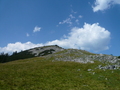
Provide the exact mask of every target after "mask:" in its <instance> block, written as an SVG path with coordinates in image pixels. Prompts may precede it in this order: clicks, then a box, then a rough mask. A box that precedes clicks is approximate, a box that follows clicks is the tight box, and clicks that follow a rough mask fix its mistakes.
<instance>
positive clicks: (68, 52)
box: [47, 49, 120, 69]
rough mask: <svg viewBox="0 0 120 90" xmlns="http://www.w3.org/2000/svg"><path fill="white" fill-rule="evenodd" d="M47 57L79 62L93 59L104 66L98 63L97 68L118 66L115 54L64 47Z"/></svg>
mask: <svg viewBox="0 0 120 90" xmlns="http://www.w3.org/2000/svg"><path fill="white" fill-rule="evenodd" d="M49 57H55V59H54V60H55V61H73V62H79V63H94V62H95V61H99V62H102V63H103V64H104V66H102V65H99V66H98V67H97V68H99V69H119V68H120V59H119V58H118V57H117V56H112V55H105V54H93V53H90V52H87V51H85V50H77V49H65V50H64V51H62V52H61V53H56V54H54V55H49V56H47V58H49ZM54 60H53V61H54Z"/></svg>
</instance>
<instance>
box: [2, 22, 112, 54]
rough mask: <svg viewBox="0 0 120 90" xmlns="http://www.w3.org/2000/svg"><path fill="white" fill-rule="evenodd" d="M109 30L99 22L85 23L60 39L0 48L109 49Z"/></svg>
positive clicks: (7, 49) (16, 49)
mask: <svg viewBox="0 0 120 90" xmlns="http://www.w3.org/2000/svg"><path fill="white" fill-rule="evenodd" d="M109 42H110V32H109V31H108V30H106V29H105V28H103V27H101V26H100V25H99V23H94V24H88V23H85V24H84V26H83V27H82V28H79V27H74V28H72V29H71V31H70V33H69V34H68V35H65V36H63V38H62V39H58V40H53V41H48V42H46V43H44V44H43V43H40V44H33V43H31V42H26V43H21V42H16V43H10V44H8V45H7V46H6V47H3V48H0V51H2V52H13V51H20V50H25V49H29V48H33V47H39V46H43V45H59V46H61V47H63V48H76V49H84V50H92V51H96V52H97V51H102V50H107V49H109V46H108V45H109Z"/></svg>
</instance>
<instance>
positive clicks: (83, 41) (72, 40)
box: [0, 0, 120, 56]
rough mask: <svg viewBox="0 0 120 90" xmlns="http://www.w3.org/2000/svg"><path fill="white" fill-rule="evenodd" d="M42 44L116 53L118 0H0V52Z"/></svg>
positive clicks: (118, 42) (119, 17) (119, 32)
mask: <svg viewBox="0 0 120 90" xmlns="http://www.w3.org/2000/svg"><path fill="white" fill-rule="evenodd" d="M46 45H59V46H60V47H63V48H66V49H67V48H73V49H82V50H87V51H89V52H93V53H98V54H100V53H103V54H109V55H111V54H112V55H115V56H119V55H120V0H0V53H2V52H4V53H12V52H14V51H18V52H19V51H21V50H27V49H30V48H34V47H40V46H46Z"/></svg>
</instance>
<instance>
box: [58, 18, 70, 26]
mask: <svg viewBox="0 0 120 90" xmlns="http://www.w3.org/2000/svg"><path fill="white" fill-rule="evenodd" d="M65 23H67V24H69V25H71V24H72V21H71V19H70V18H67V19H66V20H63V21H62V22H59V24H65Z"/></svg>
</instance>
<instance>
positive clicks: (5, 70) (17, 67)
mask: <svg viewBox="0 0 120 90" xmlns="http://www.w3.org/2000/svg"><path fill="white" fill-rule="evenodd" d="M44 48H45V47H44ZM36 49H37V48H36ZM52 51H54V50H53V49H50V50H44V51H43V52H41V53H39V55H40V56H44V57H35V55H32V54H31V53H30V52H28V51H27V50H26V51H21V52H19V53H17V52H14V53H13V54H12V55H8V54H4V53H1V54H0V62H2V63H0V90H120V82H119V81H120V69H116V70H108V69H99V68H98V66H99V65H101V66H105V63H102V62H99V61H97V60H96V61H94V63H86V64H83V63H77V62H70V61H64V60H63V61H59V59H66V57H68V59H69V57H70V58H73V59H74V58H76V57H83V56H85V55H96V54H93V53H90V52H87V51H83V50H75V49H68V50H67V49H65V50H62V51H60V52H57V53H54V54H51V53H52ZM48 54H51V55H48ZM46 55H47V56H46ZM57 58H58V60H56V59H57ZM15 60H16V61H15ZM9 61H11V62H9ZM3 62H6V63H3Z"/></svg>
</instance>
